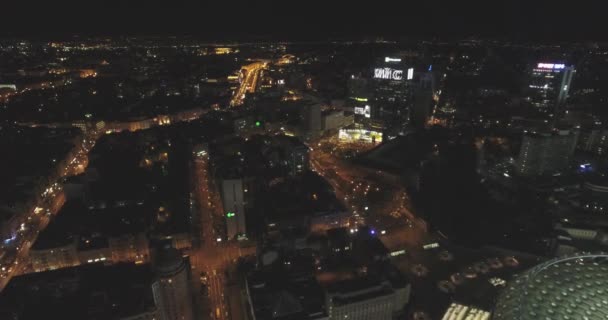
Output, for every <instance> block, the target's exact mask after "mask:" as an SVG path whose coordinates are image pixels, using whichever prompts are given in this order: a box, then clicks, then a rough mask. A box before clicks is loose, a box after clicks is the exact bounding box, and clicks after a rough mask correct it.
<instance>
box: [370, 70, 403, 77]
mask: <svg viewBox="0 0 608 320" xmlns="http://www.w3.org/2000/svg"><path fill="white" fill-rule="evenodd" d="M374 78H376V79H387V80H403V70H397V69H392V68H376V69H374Z"/></svg>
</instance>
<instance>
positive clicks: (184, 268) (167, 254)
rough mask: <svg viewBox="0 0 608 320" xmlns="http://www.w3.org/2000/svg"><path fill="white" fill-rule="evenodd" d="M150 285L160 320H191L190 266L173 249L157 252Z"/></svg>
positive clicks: (163, 249)
mask: <svg viewBox="0 0 608 320" xmlns="http://www.w3.org/2000/svg"><path fill="white" fill-rule="evenodd" d="M154 270H155V273H156V280H155V281H154V282H153V283H152V293H153V295H154V302H155V304H156V307H157V308H158V313H159V315H160V319H161V320H193V319H194V316H193V308H192V291H191V287H190V266H189V264H188V263H187V262H186V261H185V259H184V258H183V257H182V255H181V254H180V252H179V251H178V250H176V249H175V248H162V249H160V250H159V251H158V253H157V256H156V259H155V265H154Z"/></svg>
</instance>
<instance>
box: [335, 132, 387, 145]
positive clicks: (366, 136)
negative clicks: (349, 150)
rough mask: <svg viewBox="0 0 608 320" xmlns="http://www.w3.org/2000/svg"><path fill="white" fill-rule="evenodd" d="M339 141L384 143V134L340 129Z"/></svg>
mask: <svg viewBox="0 0 608 320" xmlns="http://www.w3.org/2000/svg"><path fill="white" fill-rule="evenodd" d="M338 139H340V141H347V142H357V141H362V142H371V143H380V142H382V133H381V132H377V131H369V130H365V129H340V131H339V132H338Z"/></svg>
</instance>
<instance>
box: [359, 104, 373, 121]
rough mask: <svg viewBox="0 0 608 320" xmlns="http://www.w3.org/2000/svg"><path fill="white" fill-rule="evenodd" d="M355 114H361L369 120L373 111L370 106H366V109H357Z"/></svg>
mask: <svg viewBox="0 0 608 320" xmlns="http://www.w3.org/2000/svg"><path fill="white" fill-rule="evenodd" d="M355 114H360V115H362V116H365V117H366V118H369V117H371V114H372V110H371V108H370V106H369V105H366V106H365V107H355Z"/></svg>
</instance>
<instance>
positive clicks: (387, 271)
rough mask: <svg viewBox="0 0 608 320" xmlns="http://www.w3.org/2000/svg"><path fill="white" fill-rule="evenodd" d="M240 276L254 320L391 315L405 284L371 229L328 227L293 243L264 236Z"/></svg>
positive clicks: (400, 309)
mask: <svg viewBox="0 0 608 320" xmlns="http://www.w3.org/2000/svg"><path fill="white" fill-rule="evenodd" d="M258 260H259V261H258V267H256V269H255V270H253V271H252V272H251V273H250V274H249V275H248V276H247V280H246V286H247V299H248V302H249V305H250V307H251V314H252V315H253V318H254V319H270V318H276V319H283V318H284V319H346V318H348V319H370V318H373V319H387V320H388V319H395V318H397V317H399V316H402V315H403V314H404V313H405V307H406V306H407V304H408V301H409V298H410V289H411V287H410V284H409V283H408V281H407V280H406V278H405V277H404V275H403V274H401V272H400V271H398V270H397V268H396V267H395V266H393V265H392V264H391V262H390V260H389V253H388V250H387V249H386V248H385V247H384V245H383V244H382V242H381V241H380V240H379V239H378V238H377V237H376V236H375V233H374V232H373V230H372V229H369V228H365V227H362V228H360V229H358V231H357V232H351V231H349V229H347V228H334V229H330V230H327V231H326V232H324V233H322V234H318V235H317V237H316V238H314V239H309V240H308V241H307V242H305V243H301V244H300V245H298V246H297V247H294V246H288V245H286V244H284V243H282V242H280V241H277V239H276V238H272V239H269V240H268V241H267V242H266V243H265V245H264V247H263V248H262V250H261V251H260V254H258Z"/></svg>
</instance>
